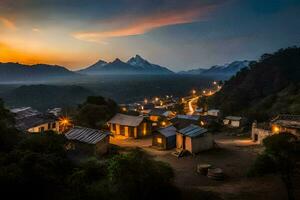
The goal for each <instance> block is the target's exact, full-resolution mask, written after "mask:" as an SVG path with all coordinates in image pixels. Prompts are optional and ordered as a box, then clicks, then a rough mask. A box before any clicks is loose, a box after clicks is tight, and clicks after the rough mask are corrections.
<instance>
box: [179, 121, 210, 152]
mask: <svg viewBox="0 0 300 200" xmlns="http://www.w3.org/2000/svg"><path fill="white" fill-rule="evenodd" d="M213 145H214V140H213V138H212V135H211V134H210V133H208V130H207V129H205V128H201V127H200V126H197V125H193V124H191V125H190V126H188V127H186V128H183V129H181V130H179V131H177V134H176V148H177V149H180V150H187V151H189V152H190V153H192V154H195V153H199V152H201V151H205V150H209V149H211V148H213Z"/></svg>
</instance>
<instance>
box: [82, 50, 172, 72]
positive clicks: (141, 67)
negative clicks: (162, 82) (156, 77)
mask: <svg viewBox="0 0 300 200" xmlns="http://www.w3.org/2000/svg"><path fill="white" fill-rule="evenodd" d="M78 72H79V73H82V74H91V75H104V74H172V73H173V72H172V71H171V70H169V69H167V68H166V67H162V66H159V65H155V64H152V63H150V62H148V61H147V60H145V59H143V58H142V57H141V56H139V55H136V56H135V57H132V58H130V59H129V60H128V61H127V62H123V61H121V60H120V59H118V58H117V59H115V60H114V61H113V62H110V63H107V62H105V61H102V60H100V61H98V62H97V63H95V64H93V65H91V66H90V67H87V68H85V69H82V70H79V71H78Z"/></svg>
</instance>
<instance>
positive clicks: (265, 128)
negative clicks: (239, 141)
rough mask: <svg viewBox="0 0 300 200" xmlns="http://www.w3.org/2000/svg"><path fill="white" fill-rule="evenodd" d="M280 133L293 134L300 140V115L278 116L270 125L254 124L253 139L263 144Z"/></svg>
mask: <svg viewBox="0 0 300 200" xmlns="http://www.w3.org/2000/svg"><path fill="white" fill-rule="evenodd" d="M280 132H285V133H291V134H293V135H295V136H296V137H297V138H298V139H300V115H278V116H276V117H275V118H274V119H272V120H271V121H270V122H269V123H257V122H256V121H255V122H253V123H252V131H251V138H252V140H253V141H254V142H257V143H259V144H261V143H262V141H263V139H265V138H266V137H268V136H271V135H274V134H278V133H280Z"/></svg>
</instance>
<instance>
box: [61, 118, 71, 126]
mask: <svg viewBox="0 0 300 200" xmlns="http://www.w3.org/2000/svg"><path fill="white" fill-rule="evenodd" d="M59 123H60V124H61V125H62V126H69V125H70V124H71V121H70V119H68V118H67V117H62V118H60V119H59Z"/></svg>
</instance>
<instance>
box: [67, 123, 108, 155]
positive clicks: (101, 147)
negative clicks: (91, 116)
mask: <svg viewBox="0 0 300 200" xmlns="http://www.w3.org/2000/svg"><path fill="white" fill-rule="evenodd" d="M109 135H110V132H108V131H101V130H97V129H91V128H85V127H79V126H77V127H74V128H72V129H70V130H69V131H68V132H67V133H66V134H65V137H66V138H67V139H68V140H70V141H72V142H74V143H73V145H74V147H73V149H74V148H76V143H85V144H90V145H95V154H97V155H103V154H106V153H107V152H108V148H109Z"/></svg>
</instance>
